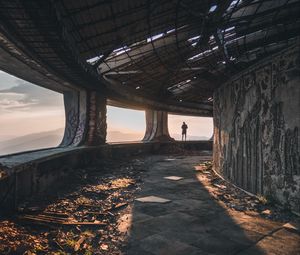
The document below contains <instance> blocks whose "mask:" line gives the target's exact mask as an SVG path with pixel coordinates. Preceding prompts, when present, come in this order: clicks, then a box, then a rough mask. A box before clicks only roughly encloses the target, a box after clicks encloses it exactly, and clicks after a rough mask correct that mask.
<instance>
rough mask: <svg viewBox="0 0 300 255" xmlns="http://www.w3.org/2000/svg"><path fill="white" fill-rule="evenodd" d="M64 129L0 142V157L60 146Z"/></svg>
mask: <svg viewBox="0 0 300 255" xmlns="http://www.w3.org/2000/svg"><path fill="white" fill-rule="evenodd" d="M63 132H64V129H56V130H52V131H46V132H41V133H34V134H29V135H25V136H21V137H17V138H13V139H9V140H5V141H2V142H0V155H5V154H10V153H16V152H21V151H28V150H36V149H43V148H50V147H55V146H57V145H59V144H60V142H61V140H62V137H63Z"/></svg>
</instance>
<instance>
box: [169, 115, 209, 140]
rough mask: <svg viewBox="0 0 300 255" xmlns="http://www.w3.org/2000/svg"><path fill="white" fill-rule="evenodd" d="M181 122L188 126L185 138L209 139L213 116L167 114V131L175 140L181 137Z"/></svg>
mask: <svg viewBox="0 0 300 255" xmlns="http://www.w3.org/2000/svg"><path fill="white" fill-rule="evenodd" d="M183 122H185V123H186V124H187V126H188V129H187V137H186V140H190V141H195V140H209V139H210V138H211V137H212V135H213V118H210V117H192V116H184V115H173V114H169V115H168V126H169V133H170V136H171V137H173V138H174V139H175V140H181V139H182V136H181V126H182V123H183Z"/></svg>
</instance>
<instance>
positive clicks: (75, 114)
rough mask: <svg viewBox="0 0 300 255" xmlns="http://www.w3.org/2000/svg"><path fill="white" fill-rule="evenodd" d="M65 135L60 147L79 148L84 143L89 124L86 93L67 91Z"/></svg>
mask: <svg viewBox="0 0 300 255" xmlns="http://www.w3.org/2000/svg"><path fill="white" fill-rule="evenodd" d="M64 105H65V118H66V122H65V133H64V137H63V140H62V142H61V144H60V146H62V147H64V146H77V145H80V144H82V143H83V141H84V139H85V135H86V124H87V115H86V113H87V93H86V91H84V90H82V91H75V90H73V91H65V92H64Z"/></svg>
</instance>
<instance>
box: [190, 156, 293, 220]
mask: <svg viewBox="0 0 300 255" xmlns="http://www.w3.org/2000/svg"><path fill="white" fill-rule="evenodd" d="M194 169H195V171H196V175H197V178H198V179H199V180H200V181H201V182H202V183H203V184H205V186H206V188H207V189H208V191H209V192H210V193H211V195H212V196H213V197H214V198H215V199H216V200H219V201H221V202H222V203H224V204H225V206H227V207H228V208H231V209H234V210H236V211H242V212H244V213H246V214H249V215H251V216H254V215H260V216H262V217H264V218H266V219H271V220H276V221H280V222H288V221H290V220H293V219H295V218H297V216H296V215H294V214H292V213H291V212H289V211H287V210H284V209H282V208H279V207H276V206H275V205H274V204H273V203H271V202H269V201H268V200H267V199H266V198H265V197H256V196H252V195H250V194H247V193H245V192H243V191H242V190H241V189H239V188H237V187H235V186H234V185H232V184H230V183H228V182H226V181H225V180H223V179H221V178H220V177H219V176H218V175H216V174H215V173H214V172H213V170H212V162H211V161H205V162H201V163H199V164H198V165H196V166H194Z"/></svg>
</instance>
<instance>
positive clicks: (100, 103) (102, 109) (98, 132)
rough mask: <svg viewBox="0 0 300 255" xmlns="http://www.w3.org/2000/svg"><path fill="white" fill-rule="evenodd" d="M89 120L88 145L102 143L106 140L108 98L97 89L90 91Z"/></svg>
mask: <svg viewBox="0 0 300 255" xmlns="http://www.w3.org/2000/svg"><path fill="white" fill-rule="evenodd" d="M88 105H89V111H88V114H89V121H88V134H87V139H86V144H87V145H101V144H104V143H105V142H106V129H107V124H106V98H105V97H103V96H102V95H100V94H98V93H97V92H96V91H92V92H90V93H89V104H88Z"/></svg>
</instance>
